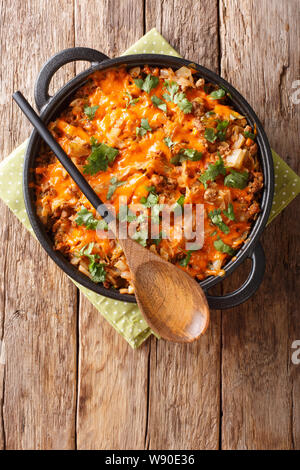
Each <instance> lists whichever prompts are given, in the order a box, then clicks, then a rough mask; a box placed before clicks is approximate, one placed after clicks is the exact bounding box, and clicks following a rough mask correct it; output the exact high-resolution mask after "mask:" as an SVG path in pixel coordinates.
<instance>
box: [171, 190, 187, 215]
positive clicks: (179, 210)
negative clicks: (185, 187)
mask: <svg viewBox="0 0 300 470" xmlns="http://www.w3.org/2000/svg"><path fill="white" fill-rule="evenodd" d="M184 200H185V196H184V195H183V194H182V195H181V196H180V197H179V198H178V199H177V201H176V203H175V204H174V209H173V210H174V215H175V216H178V215H182V207H183V205H184Z"/></svg>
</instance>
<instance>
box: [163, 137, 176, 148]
mask: <svg viewBox="0 0 300 470" xmlns="http://www.w3.org/2000/svg"><path fill="white" fill-rule="evenodd" d="M164 143H165V144H166V146H167V147H169V148H171V147H173V145H175V142H172V140H171V137H165V138H164Z"/></svg>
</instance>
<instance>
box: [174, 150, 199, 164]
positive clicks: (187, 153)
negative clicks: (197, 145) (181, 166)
mask: <svg viewBox="0 0 300 470" xmlns="http://www.w3.org/2000/svg"><path fill="white" fill-rule="evenodd" d="M179 153H180V155H181V159H182V158H184V159H185V160H186V159H188V160H191V161H192V162H198V161H199V160H201V158H202V152H199V151H198V150H195V149H182V150H180V151H179Z"/></svg>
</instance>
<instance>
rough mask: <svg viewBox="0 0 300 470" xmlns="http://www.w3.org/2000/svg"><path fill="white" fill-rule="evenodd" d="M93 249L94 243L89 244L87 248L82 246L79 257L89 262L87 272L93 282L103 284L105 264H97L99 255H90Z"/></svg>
mask: <svg viewBox="0 0 300 470" xmlns="http://www.w3.org/2000/svg"><path fill="white" fill-rule="evenodd" d="M93 247H94V243H89V245H88V247H87V248H86V246H84V247H83V248H82V249H81V250H80V252H79V254H80V255H81V256H86V257H87V258H88V259H89V261H90V264H89V272H90V274H91V278H92V280H93V281H94V282H104V281H105V278H106V271H105V268H104V266H105V264H103V263H97V260H98V259H99V255H97V254H95V255H93V254H92V250H93Z"/></svg>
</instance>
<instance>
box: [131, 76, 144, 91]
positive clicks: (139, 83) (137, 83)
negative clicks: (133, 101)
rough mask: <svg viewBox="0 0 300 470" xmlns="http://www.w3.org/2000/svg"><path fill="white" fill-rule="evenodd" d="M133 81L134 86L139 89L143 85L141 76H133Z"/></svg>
mask: <svg viewBox="0 0 300 470" xmlns="http://www.w3.org/2000/svg"><path fill="white" fill-rule="evenodd" d="M133 81H134V83H135V84H136V86H137V87H138V88H140V89H142V88H143V85H144V80H143V79H142V78H135V79H134V80H133Z"/></svg>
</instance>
